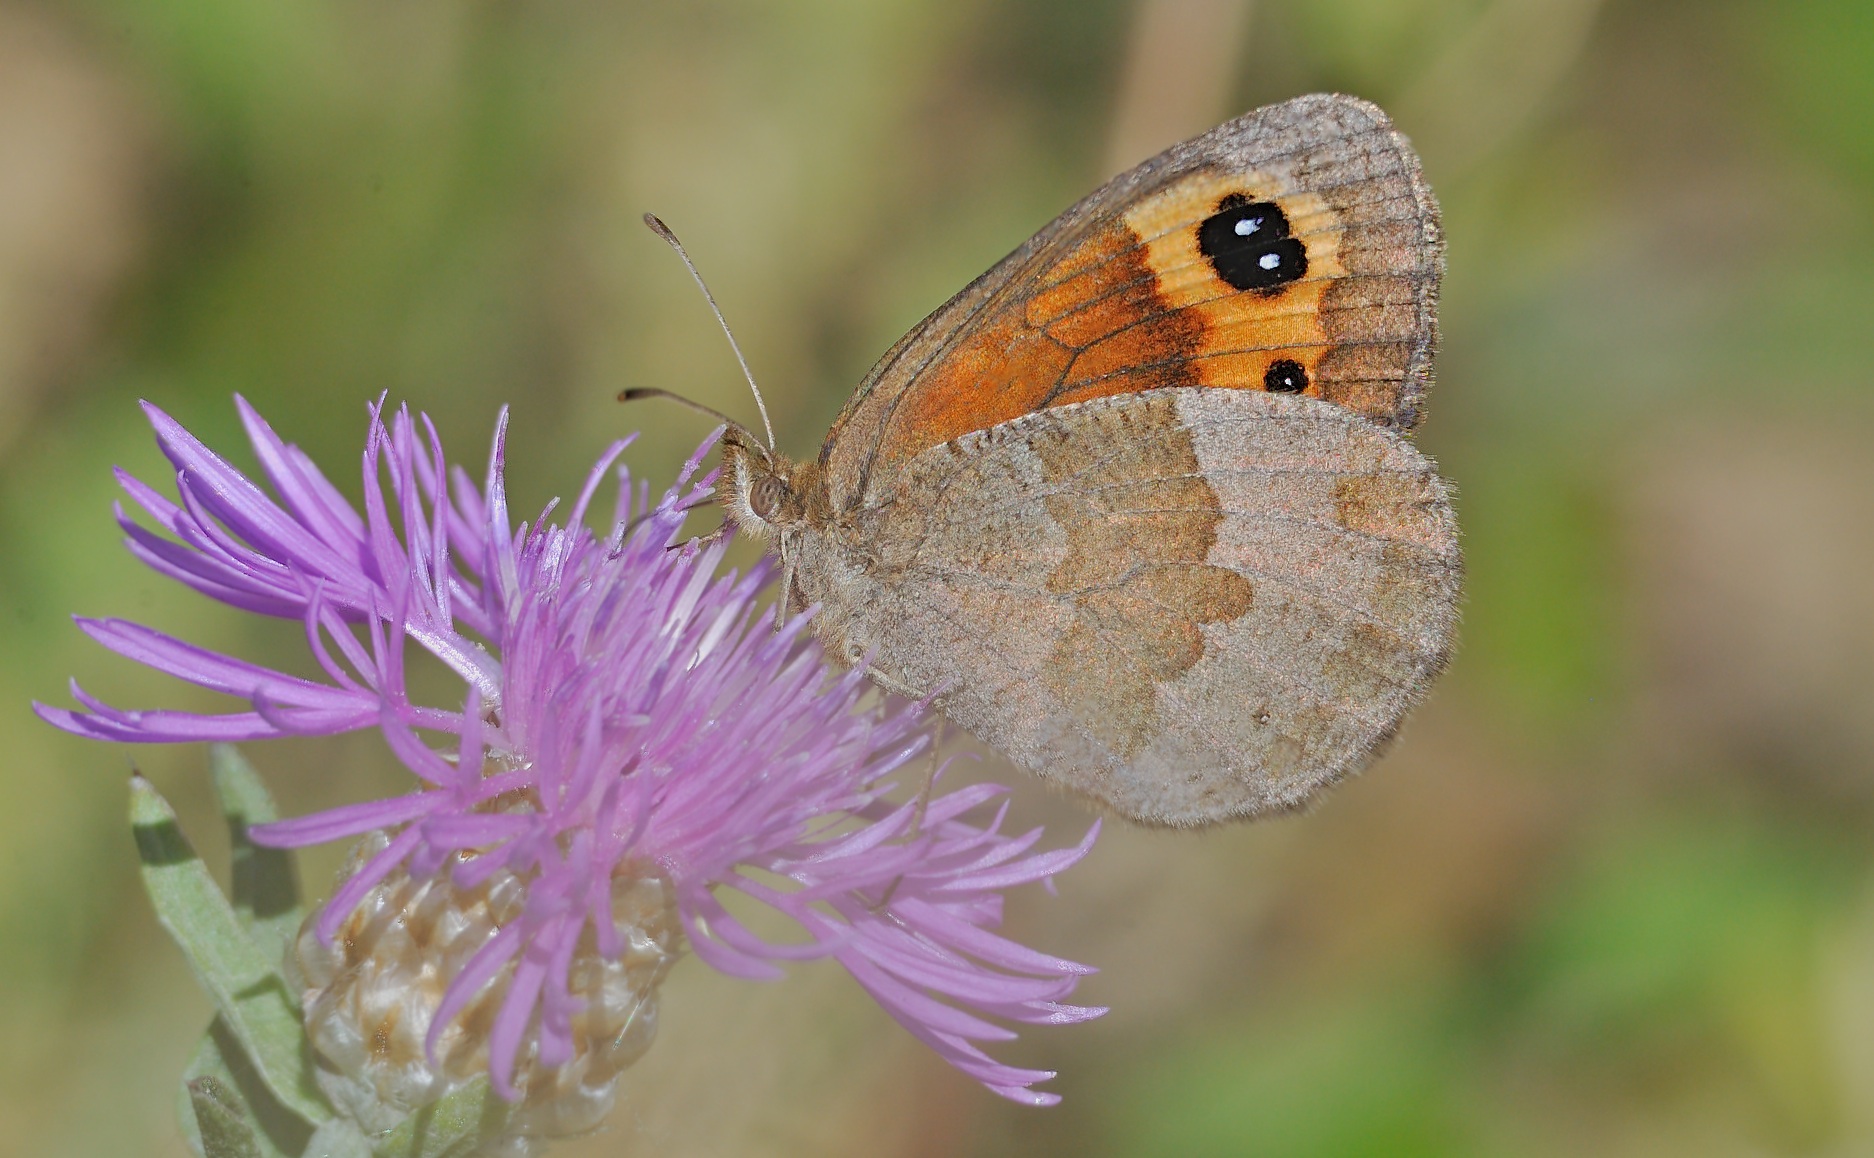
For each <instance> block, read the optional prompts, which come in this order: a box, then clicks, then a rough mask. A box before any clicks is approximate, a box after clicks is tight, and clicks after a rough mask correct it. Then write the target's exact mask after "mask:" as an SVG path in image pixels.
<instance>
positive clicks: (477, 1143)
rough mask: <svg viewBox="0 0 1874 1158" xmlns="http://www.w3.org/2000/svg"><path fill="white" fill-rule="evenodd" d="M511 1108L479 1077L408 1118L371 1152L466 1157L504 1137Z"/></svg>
mask: <svg viewBox="0 0 1874 1158" xmlns="http://www.w3.org/2000/svg"><path fill="white" fill-rule="evenodd" d="M509 1109H510V1107H509V1106H508V1104H507V1103H506V1102H504V1101H502V1100H501V1098H500V1097H499V1096H498V1095H497V1094H496V1093H495V1092H494V1090H493V1089H492V1088H490V1086H489V1085H488V1079H487V1077H485V1076H484V1077H479V1078H476V1079H475V1080H474V1081H472V1082H470V1083H469V1084H467V1085H465V1086H463V1087H462V1088H461V1089H459V1090H457V1091H456V1092H454V1093H453V1094H450V1095H449V1096H448V1097H446V1098H442V1099H440V1100H439V1101H436V1102H434V1103H432V1104H431V1105H428V1106H425V1107H423V1108H422V1109H421V1110H418V1111H417V1112H416V1113H414V1114H411V1115H410V1116H409V1117H408V1118H405V1119H404V1120H403V1122H402V1123H400V1124H399V1125H398V1126H397V1128H396V1129H394V1130H392V1131H391V1132H390V1133H388V1134H386V1135H384V1136H383V1137H382V1138H379V1139H378V1140H377V1142H376V1143H375V1144H374V1145H373V1146H372V1151H373V1152H374V1153H375V1154H376V1155H377V1158H464V1156H466V1155H470V1154H473V1153H475V1152H476V1150H478V1149H479V1148H480V1147H481V1145H482V1143H484V1142H487V1141H490V1140H492V1139H494V1138H497V1137H499V1136H500V1135H501V1132H502V1129H503V1128H504V1127H505V1126H506V1125H507V1121H508V1111H509Z"/></svg>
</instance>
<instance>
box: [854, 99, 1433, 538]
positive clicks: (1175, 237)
mask: <svg viewBox="0 0 1874 1158" xmlns="http://www.w3.org/2000/svg"><path fill="white" fill-rule="evenodd" d="M1442 263H1443V238H1442V234H1441V232H1440V228H1439V222H1438V210H1437V206H1436V203H1435V201H1434V200H1433V198H1432V195H1431V192H1430V190H1429V189H1428V188H1427V186H1426V185H1425V182H1424V179H1423V176H1422V173H1421V171H1420V167H1419V163H1418V160H1417V158H1416V156H1414V154H1413V153H1412V151H1411V148H1410V146H1409V145H1408V144H1407V143H1406V141H1405V140H1404V138H1403V137H1401V136H1400V135H1399V134H1398V133H1397V132H1395V131H1394V130H1393V128H1392V126H1391V124H1390V122H1389V121H1388V120H1387V119H1386V117H1385V115H1384V114H1383V113H1381V112H1380V111H1379V110H1378V109H1377V108H1375V107H1374V106H1372V105H1370V104H1368V103H1366V102H1364V101H1360V100H1356V99H1354V98H1351V97H1342V96H1312V97H1302V98H1298V99H1296V100H1293V101H1289V102H1286V103H1284V104H1280V105H1275V106H1271V107H1269V108H1266V109H1261V110H1258V111H1256V112H1254V113H1251V114H1249V115H1247V116H1244V117H1240V118H1238V119H1237V120H1234V121H1231V122H1229V123H1228V124H1225V125H1223V126H1220V127H1219V128H1217V129H1216V130H1213V131H1212V132H1210V133H1207V134H1205V135H1204V136H1202V137H1198V138H1196V139H1194V140H1192V141H1188V142H1186V143H1184V144H1182V145H1180V146H1178V147H1176V148H1174V149H1172V150H1170V151H1168V152H1166V153H1164V154H1162V155H1160V156H1159V157H1156V158H1154V159H1152V160H1151V161H1148V162H1146V163H1145V164H1144V165H1141V166H1140V167H1138V168H1137V169H1134V170H1132V171H1131V172H1128V173H1125V174H1122V175H1121V176H1119V177H1117V178H1115V179H1114V180H1113V181H1111V182H1109V183H1108V184H1107V185H1106V186H1104V187H1102V188H1101V189H1100V190H1098V191H1097V192H1095V193H1094V194H1093V195H1092V196H1090V197H1088V198H1087V199H1086V200H1084V201H1082V202H1081V203H1080V204H1078V205H1076V206H1074V207H1073V208H1072V209H1069V210H1068V211H1067V212H1066V213H1064V214H1062V215H1061V216H1060V217H1059V218H1057V219H1056V220H1055V221H1054V222H1053V223H1051V224H1050V225H1049V226H1048V227H1047V228H1045V229H1043V230H1042V231H1041V232H1040V233H1039V234H1037V235H1036V236H1035V237H1034V238H1033V239H1031V240H1030V241H1029V242H1028V243H1027V244H1025V245H1023V246H1022V247H1021V248H1020V249H1018V250H1016V251H1015V252H1014V253H1013V254H1011V255H1009V257H1007V258H1006V259H1004V260H1003V261H1002V262H1000V263H998V264H997V265H996V267H995V268H993V269H992V270H990V271H989V272H988V273H987V274H985V275H984V276H983V277H982V278H980V279H978V280H977V281H976V282H975V283H973V284H972V285H971V286H970V287H968V288H967V289H965V290H964V291H963V292H962V293H960V294H958V295H957V296H956V297H955V298H954V299H952V300H951V301H950V302H949V303H947V304H946V305H944V306H943V307H942V308H941V309H939V310H938V311H937V312H936V313H934V314H932V315H931V317H929V318H927V319H925V321H924V322H923V323H922V324H920V325H919V326H918V327H917V328H916V329H914V330H913V331H912V333H911V334H910V335H908V336H907V337H906V338H905V339H904V340H903V341H901V342H899V343H898V345H897V346H895V347H894V348H893V349H892V350H891V351H890V352H889V353H887V354H886V356H885V357H884V358H883V359H881V361H880V362H879V364H878V366H876V367H875V368H874V369H873V371H872V372H871V374H869V375H868V376H867V379H866V381H865V382H864V383H863V384H862V385H861V387H860V389H859V391H858V392H857V393H856V394H855V395H854V398H853V400H852V401H851V402H850V403H849V404H848V405H847V407H846V410H845V411H844V413H842V415H841V416H840V419H839V420H838V421H837V422H836V423H835V424H834V427H833V430H832V433H831V434H830V435H829V436H828V439H827V442H826V444H825V447H824V448H823V450H822V452H821V463H822V465H823V466H824V467H825V468H826V477H827V482H828V487H829V491H830V497H831V499H832V502H833V505H834V506H835V508H839V509H843V508H845V507H849V506H852V505H856V504H857V503H859V502H860V501H861V500H862V497H863V495H864V493H865V492H866V490H867V489H868V488H869V487H872V486H874V485H881V484H882V480H883V478H884V476H887V475H889V474H890V473H891V472H892V471H894V470H896V469H899V468H900V467H901V466H902V465H903V464H905V463H907V462H908V461H910V460H911V459H912V458H913V457H915V456H916V455H917V454H919V453H921V452H922V451H924V450H926V449H928V448H929V447H932V446H935V445H938V444H940V443H943V442H947V441H949V440H951V439H953V438H957V437H959V436H961V435H964V434H967V433H970V432H972V431H977V430H984V429H987V428H989V427H991V426H994V425H996V424H997V423H1000V422H1004V421H1007V420H1009V419H1011V418H1014V417H1017V416H1018V415H1022V414H1026V413H1029V412H1031V411H1034V410H1039V409H1044V408H1048V407H1054V406H1063V405H1068V404H1071V403H1074V402H1080V401H1085V400H1088V399H1091V398H1098V397H1108V396H1114V395H1119V394H1127V393H1137V392H1139V391H1143V390H1150V389H1159V388H1166V387H1177V386H1199V387H1210V388H1222V389H1245V390H1257V391H1269V392H1275V393H1290V394H1298V395H1302V396H1305V397H1315V398H1323V399H1326V400H1328V401H1331V402H1334V403H1337V404H1339V405H1341V406H1344V407H1346V408H1348V409H1350V410H1352V411H1354V412H1355V413H1358V414H1360V415H1362V416H1363V417H1366V418H1368V419H1370V420H1372V421H1374V422H1376V423H1378V424H1380V425H1383V426H1389V427H1394V428H1397V429H1408V430H1409V429H1410V428H1411V427H1412V426H1413V425H1414V424H1415V423H1416V422H1417V420H1418V415H1419V411H1420V406H1421V403H1422V400H1423V396H1424V393H1425V391H1426V389H1427V388H1428V386H1429V384H1430V379H1431V352H1432V348H1433V346H1434V344H1435V342H1436V327H1437V322H1436V302H1437V285H1438V278H1439V275H1440V273H1441V271H1442Z"/></svg>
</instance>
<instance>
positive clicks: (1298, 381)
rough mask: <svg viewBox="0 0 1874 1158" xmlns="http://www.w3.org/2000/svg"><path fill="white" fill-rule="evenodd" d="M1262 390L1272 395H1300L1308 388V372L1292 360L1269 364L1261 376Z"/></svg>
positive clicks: (1285, 359)
mask: <svg viewBox="0 0 1874 1158" xmlns="http://www.w3.org/2000/svg"><path fill="white" fill-rule="evenodd" d="M1262 388H1263V389H1264V390H1267V391H1269V392H1270V393H1272V394H1300V393H1301V392H1302V391H1303V390H1306V389H1307V388H1308V370H1307V367H1305V366H1303V365H1302V364H1301V363H1300V362H1297V361H1295V360H1294V359H1293V358H1283V359H1281V360H1280V361H1277V362H1271V363H1270V364H1269V368H1268V370H1266V371H1264V372H1263V375H1262Z"/></svg>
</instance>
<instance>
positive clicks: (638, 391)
mask: <svg viewBox="0 0 1874 1158" xmlns="http://www.w3.org/2000/svg"><path fill="white" fill-rule="evenodd" d="M640 398H662V399H665V400H666V401H669V402H675V403H676V404H677V405H679V406H686V407H688V408H689V409H691V410H694V411H696V412H697V413H699V414H707V415H709V416H710V417H711V418H714V419H715V420H716V421H718V422H721V423H722V424H723V425H725V426H735V427H740V426H741V425H742V424H741V423H739V422H737V421H736V420H735V419H733V418H730V417H729V416H728V415H726V414H724V413H723V412H722V411H720V410H717V409H716V408H715V407H713V406H705V405H703V404H702V403H701V402H698V401H697V400H696V399H694V398H685V397H684V396H683V395H681V394H678V393H676V392H675V391H672V390H662V389H659V388H658V387H656V386H633V387H631V388H630V389H628V390H620V391H619V392H618V400H619V401H620V402H636V401H637V400H638V399H640Z"/></svg>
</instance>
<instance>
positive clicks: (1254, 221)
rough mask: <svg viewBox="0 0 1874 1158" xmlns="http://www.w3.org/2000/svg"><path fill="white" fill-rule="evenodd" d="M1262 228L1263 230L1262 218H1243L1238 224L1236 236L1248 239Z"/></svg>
mask: <svg viewBox="0 0 1874 1158" xmlns="http://www.w3.org/2000/svg"><path fill="white" fill-rule="evenodd" d="M1261 228H1262V218H1260V217H1245V218H1243V220H1241V221H1239V222H1237V223H1236V235H1237V236H1238V237H1248V236H1249V235H1250V234H1252V233H1254V232H1256V231H1257V230H1258V229H1261Z"/></svg>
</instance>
